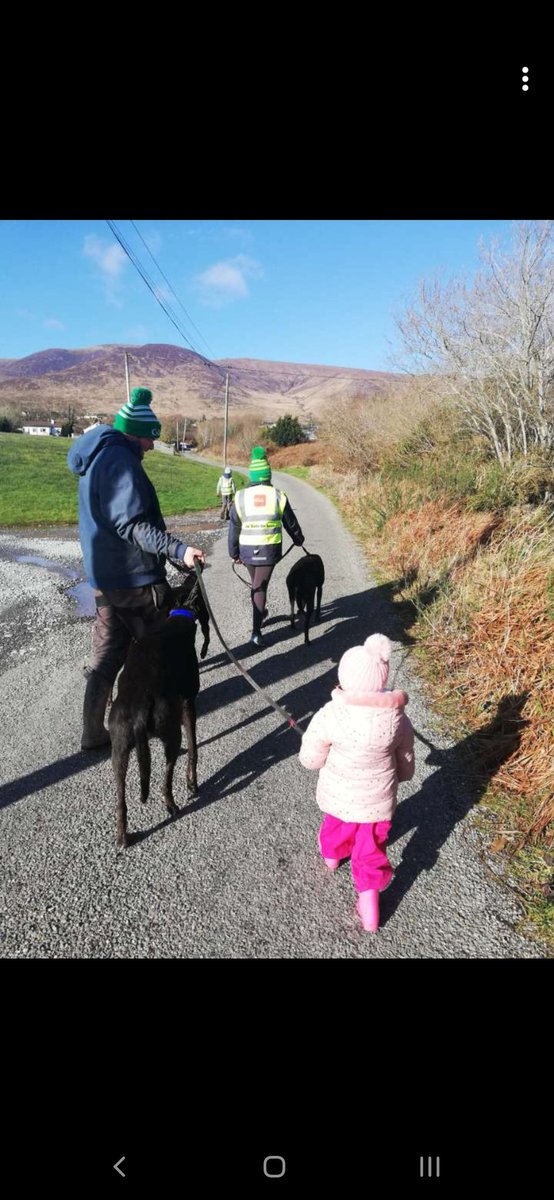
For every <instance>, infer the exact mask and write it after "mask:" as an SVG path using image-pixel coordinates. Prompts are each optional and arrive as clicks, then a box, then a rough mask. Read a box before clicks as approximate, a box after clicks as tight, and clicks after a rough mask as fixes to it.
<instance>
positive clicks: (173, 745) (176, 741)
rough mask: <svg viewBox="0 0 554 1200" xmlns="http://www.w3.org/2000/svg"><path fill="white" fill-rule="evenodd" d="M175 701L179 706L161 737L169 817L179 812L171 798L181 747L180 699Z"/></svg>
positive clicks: (165, 796) (166, 804)
mask: <svg viewBox="0 0 554 1200" xmlns="http://www.w3.org/2000/svg"><path fill="white" fill-rule="evenodd" d="M177 703H178V706H179V707H178V710H177V712H176V713H175V719H172V720H171V721H170V722H168V725H167V727H166V728H167V732H166V736H165V737H164V738H163V744H164V750H165V775H164V800H165V806H166V808H167V811H168V813H169V815H170V816H171V817H174V816H175V814H176V813H178V812H179V809H178V807H177V805H176V803H175V800H174V798H173V772H174V770H175V763H176V762H177V756H178V754H179V750H180V749H181V723H180V715H181V701H180V700H178V701H177Z"/></svg>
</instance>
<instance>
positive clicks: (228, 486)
mask: <svg viewBox="0 0 554 1200" xmlns="http://www.w3.org/2000/svg"><path fill="white" fill-rule="evenodd" d="M233 486H234V485H233V481H232V479H223V480H222V481H221V495H222V496H232V495H233Z"/></svg>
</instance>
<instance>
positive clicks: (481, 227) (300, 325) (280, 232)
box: [0, 219, 511, 371]
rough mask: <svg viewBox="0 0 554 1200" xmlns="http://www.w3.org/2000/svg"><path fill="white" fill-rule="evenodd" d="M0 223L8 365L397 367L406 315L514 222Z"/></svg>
mask: <svg viewBox="0 0 554 1200" xmlns="http://www.w3.org/2000/svg"><path fill="white" fill-rule="evenodd" d="M115 224H116V226H117V229H118V230H119V231H120V233H121V234H122V235H123V238H124V239H125V240H126V241H127V243H128V244H129V246H130V247H131V248H132V250H133V251H134V252H135V253H136V254H137V255H138V258H139V259H140V262H141V263H142V265H143V267H144V268H145V270H146V272H147V274H148V275H149V276H150V278H151V280H152V281H153V283H154V284H155V285H156V287H159V289H160V293H161V294H162V295H163V296H165V297H166V299H167V302H168V303H169V305H170V306H171V308H172V309H173V311H174V313H175V315H176V316H177V320H178V323H179V325H180V326H181V328H182V330H183V331H184V333H185V335H186V338H187V339H188V341H186V340H185V339H184V338H183V337H181V336H180V334H179V332H178V330H177V329H176V328H175V327H174V325H173V324H172V323H171V321H170V319H169V317H168V316H167V315H166V314H165V313H164V312H163V310H162V308H161V307H160V305H159V304H158V303H157V301H156V299H155V297H154V296H153V295H152V293H151V291H149V289H148V287H147V285H146V284H145V282H144V280H143V279H142V278H141V277H140V275H139V273H138V271H137V270H136V268H135V267H134V266H133V264H132V262H131V261H130V260H129V258H128V257H127V255H126V254H125V253H124V251H123V250H122V248H121V246H120V245H119V243H118V241H117V240H116V238H115V236H114V234H113V232H112V230H111V229H110V227H109V226H108V224H107V222H106V221H96V220H91V221H82V220H79V221H0V278H1V287H0V358H21V357H23V356H25V355H27V354H33V353H35V352H36V351H38V350H46V349H49V348H52V347H63V348H65V349H69V350H72V349H77V348H81V347H85V346H94V345H99V344H104V343H128V344H135V345H142V344H144V343H146V342H170V343H173V344H174V345H178V346H182V347H185V348H188V349H190V348H192V349H194V350H197V351H198V352H199V353H200V354H202V355H204V356H205V357H207V358H213V359H220V358H258V359H271V360H273V361H277V362H297V363H313V364H322V365H329V366H340V367H362V368H364V369H365V370H374V371H387V370H391V369H394V364H393V362H392V360H391V357H390V356H391V347H390V345H389V342H391V341H392V342H394V340H395V326H394V313H395V312H397V311H400V310H401V309H402V306H403V304H405V303H406V302H407V301H409V300H410V298H411V297H412V296H413V295H414V293H415V290H416V289H417V285H418V282H419V281H420V280H421V279H423V278H430V277H432V276H434V275H436V274H437V273H440V274H441V276H442V277H450V276H452V275H460V274H462V275H466V276H471V275H472V274H473V273H474V271H475V269H476V268H477V266H478V258H479V256H478V243H479V239H480V238H481V237H484V238H485V240H486V241H489V240H490V239H491V238H492V237H500V238H502V240H505V239H508V237H509V233H510V226H511V223H510V222H509V221H504V220H502V221H490V220H483V221H477V220H467V221H463V220H460V221H455V220H449V221H446V220H445V221H420V220H418V221H347V220H337V221H306V220H302V221H293V220H289V221H265V220H264V221H261V220H245V221H232V222H230V221H229V222H228V221H213V220H206V221H202V220H198V221H188V220H185V221H155V220H152V221H146V220H141V221H136V222H135V225H136V229H138V231H139V234H140V235H142V238H144V241H145V242H146V243H147V246H148V247H149V248H150V250H151V251H152V254H153V255H154V257H155V259H156V262H157V263H158V264H159V266H160V268H161V270H162V272H163V273H164V274H165V276H166V277H167V280H168V281H169V283H170V284H171V286H172V288H173V289H174V291H175V293H176V294H177V296H178V298H179V300H180V302H181V304H182V305H183V306H184V309H185V310H186V314H187V315H185V312H184V311H183V308H181V307H180V305H179V304H178V302H177V300H176V299H175V297H174V296H173V295H172V294H171V293H170V292H169V290H168V288H167V283H166V282H165V281H164V279H163V277H162V275H160V274H159V273H158V271H157V270H156V267H155V264H154V262H153V260H152V258H151V257H150V254H149V253H148V250H147V248H146V246H145V245H144V244H143V242H142V241H141V238H140V236H139V235H138V234H137V232H136V230H135V228H134V227H133V224H132V222H131V220H128V219H126V220H115Z"/></svg>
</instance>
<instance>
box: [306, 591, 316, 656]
mask: <svg viewBox="0 0 554 1200" xmlns="http://www.w3.org/2000/svg"><path fill="white" fill-rule="evenodd" d="M313 611H314V597H313V593H311V592H310V595H309V596H307V597H306V610H305V612H304V644H305V645H306V646H309V644H310V634H309V627H310V618H311V616H312V613H313Z"/></svg>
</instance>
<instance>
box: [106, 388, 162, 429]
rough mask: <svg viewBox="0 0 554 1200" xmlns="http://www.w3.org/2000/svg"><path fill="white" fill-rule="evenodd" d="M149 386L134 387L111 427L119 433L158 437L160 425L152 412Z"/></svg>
mask: <svg viewBox="0 0 554 1200" xmlns="http://www.w3.org/2000/svg"><path fill="white" fill-rule="evenodd" d="M151 400H152V392H151V391H150V388H145V387H136V388H133V390H132V392H131V397H130V399H129V400H128V401H127V403H126V404H123V405H122V406H121V408H120V410H119V412H118V413H117V414H116V417H115V420H114V423H113V427H114V429H119V431H120V433H130V434H131V435H132V436H133V437H138V438H159V436H160V433H161V431H162V427H161V425H160V422H159V421H158V418H157V417H156V416H155V415H154V413H153V412H152V409H151V408H150V403H151Z"/></svg>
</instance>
